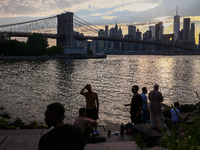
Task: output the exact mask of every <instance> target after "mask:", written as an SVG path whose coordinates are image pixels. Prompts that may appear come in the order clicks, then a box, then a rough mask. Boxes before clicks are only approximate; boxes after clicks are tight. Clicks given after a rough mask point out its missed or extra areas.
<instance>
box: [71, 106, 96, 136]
mask: <svg viewBox="0 0 200 150" xmlns="http://www.w3.org/2000/svg"><path fill="white" fill-rule="evenodd" d="M74 125H75V126H77V127H80V128H81V130H82V132H83V134H84V136H85V138H86V140H87V138H88V136H89V135H90V133H92V131H93V127H95V126H96V125H97V122H96V121H95V120H93V119H90V118H87V117H86V108H80V109H79V116H78V117H77V118H76V119H75V121H74Z"/></svg>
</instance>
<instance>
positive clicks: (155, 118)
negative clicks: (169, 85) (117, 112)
mask: <svg viewBox="0 0 200 150" xmlns="http://www.w3.org/2000/svg"><path fill="white" fill-rule="evenodd" d="M138 90H139V86H137V85H134V86H133V87H132V93H133V97H132V99H131V103H129V104H125V107H126V106H131V108H130V114H131V122H132V123H134V124H138V123H139V124H140V123H146V122H147V120H148V119H149V118H150V127H151V128H154V129H166V126H165V123H164V117H163V114H162V110H161V103H162V102H163V96H162V93H161V92H159V85H157V84H155V85H154V89H153V90H152V91H150V93H149V95H148V98H149V101H150V103H149V105H148V103H147V96H146V94H147V88H146V87H143V88H142V94H139V93H138ZM179 106H180V104H179V102H175V103H174V108H171V110H170V112H171V115H172V123H173V124H176V123H178V122H179V117H178V115H177V114H179V115H180V111H179ZM149 116H150V117H149Z"/></svg>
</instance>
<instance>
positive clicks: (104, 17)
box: [102, 16, 117, 20]
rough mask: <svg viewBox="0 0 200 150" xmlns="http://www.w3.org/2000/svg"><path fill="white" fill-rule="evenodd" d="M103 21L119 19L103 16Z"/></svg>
mask: <svg viewBox="0 0 200 150" xmlns="http://www.w3.org/2000/svg"><path fill="white" fill-rule="evenodd" d="M102 18H103V19H107V20H113V19H115V18H117V16H103V17H102Z"/></svg>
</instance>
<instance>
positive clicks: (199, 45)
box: [199, 34, 200, 49]
mask: <svg viewBox="0 0 200 150" xmlns="http://www.w3.org/2000/svg"><path fill="white" fill-rule="evenodd" d="M199 49H200V34H199Z"/></svg>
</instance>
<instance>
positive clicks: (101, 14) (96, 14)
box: [91, 13, 104, 16]
mask: <svg viewBox="0 0 200 150" xmlns="http://www.w3.org/2000/svg"><path fill="white" fill-rule="evenodd" d="M103 15H104V14H103V13H94V14H91V16H103Z"/></svg>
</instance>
